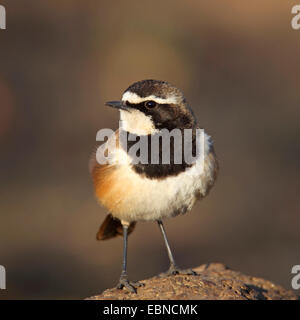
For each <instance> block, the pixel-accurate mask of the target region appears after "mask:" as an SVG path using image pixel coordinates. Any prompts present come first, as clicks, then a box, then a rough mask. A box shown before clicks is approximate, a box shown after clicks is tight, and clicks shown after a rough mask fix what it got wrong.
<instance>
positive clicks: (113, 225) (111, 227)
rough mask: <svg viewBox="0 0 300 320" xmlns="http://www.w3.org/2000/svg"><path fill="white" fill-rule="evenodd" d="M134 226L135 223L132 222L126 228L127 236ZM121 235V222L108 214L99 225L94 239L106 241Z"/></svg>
mask: <svg viewBox="0 0 300 320" xmlns="http://www.w3.org/2000/svg"><path fill="white" fill-rule="evenodd" d="M135 225H136V222H132V223H131V224H130V225H129V228H128V234H130V233H131V232H132V231H133V230H134V227H135ZM122 235H123V227H122V224H121V221H120V220H119V219H117V218H114V217H113V216H112V215H111V214H108V215H107V216H106V218H105V220H104V221H103V223H102V224H101V226H100V228H99V230H98V232H97V235H96V238H97V240H108V239H111V238H114V237H117V236H122Z"/></svg>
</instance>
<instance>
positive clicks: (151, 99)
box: [106, 80, 196, 135]
mask: <svg viewBox="0 0 300 320" xmlns="http://www.w3.org/2000/svg"><path fill="white" fill-rule="evenodd" d="M106 105H107V106H110V107H114V108H118V109H120V119H121V121H122V129H123V130H126V131H128V132H130V133H134V134H137V135H148V134H154V133H156V132H158V131H159V130H161V129H168V130H173V129H175V128H178V129H189V128H194V127H195V125H196V120H195V117H194V115H193V112H192V110H191V109H190V108H189V106H188V104H187V102H186V99H185V97H184V95H183V94H182V92H181V91H180V90H179V89H177V88H176V87H174V86H173V85H171V84H169V83H168V82H165V81H158V80H142V81H138V82H135V83H134V84H132V85H131V86H130V87H128V88H127V89H126V90H125V92H124V94H123V96H122V99H121V101H110V102H106Z"/></svg>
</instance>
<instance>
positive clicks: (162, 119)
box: [89, 79, 219, 293]
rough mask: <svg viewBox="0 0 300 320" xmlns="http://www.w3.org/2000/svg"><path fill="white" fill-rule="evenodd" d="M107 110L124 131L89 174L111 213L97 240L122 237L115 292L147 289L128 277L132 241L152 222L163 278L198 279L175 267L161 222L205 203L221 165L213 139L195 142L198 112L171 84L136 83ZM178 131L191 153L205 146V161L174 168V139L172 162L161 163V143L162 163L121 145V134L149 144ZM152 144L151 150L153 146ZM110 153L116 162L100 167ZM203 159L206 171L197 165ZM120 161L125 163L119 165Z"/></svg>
mask: <svg viewBox="0 0 300 320" xmlns="http://www.w3.org/2000/svg"><path fill="white" fill-rule="evenodd" d="M105 105H106V106H108V107H112V108H115V109H118V110H119V112H120V126H119V128H118V129H117V130H116V131H114V132H113V133H112V134H111V136H110V137H109V138H108V140H107V141H106V142H103V144H101V146H100V147H99V148H97V150H95V151H94V152H93V154H92V156H91V158H90V161H89V170H90V173H91V176H92V181H93V186H94V192H95V196H96V199H97V200H98V201H99V203H100V204H101V205H102V206H104V207H105V208H106V209H107V211H108V213H107V216H106V218H105V219H104V221H103V223H102V224H101V226H100V228H99V230H98V232H97V236H96V238H97V239H98V240H107V239H111V238H114V237H117V236H123V259H122V271H121V275H120V279H119V282H118V285H117V288H119V289H123V288H125V289H127V290H128V291H130V292H134V293H136V292H137V288H138V287H140V286H142V285H143V284H141V283H140V282H134V281H130V280H129V278H128V274H127V249H128V236H129V234H131V233H132V232H133V230H134V229H135V227H136V223H137V222H139V221H149V222H151V221H153V222H156V223H157V224H158V226H159V229H160V231H161V233H162V237H163V240H164V243H165V246H166V250H167V254H168V257H169V262H170V266H169V269H168V271H167V272H165V273H164V274H163V275H164V276H169V275H174V274H194V275H195V274H196V272H195V271H194V270H192V269H187V270H183V269H180V268H179V267H178V265H177V263H176V262H175V259H174V255H173V253H172V251H171V248H170V244H169V241H168V238H167V235H166V231H165V228H164V225H163V220H164V219H166V218H171V217H176V216H178V215H181V214H185V213H187V212H189V211H191V209H192V207H193V205H194V204H195V202H196V201H197V200H198V199H202V198H204V197H205V196H206V195H207V194H208V193H209V191H210V189H211V188H212V186H213V185H214V183H215V181H216V178H217V175H218V171H219V164H218V159H217V156H216V153H215V151H214V144H213V140H212V138H211V137H210V136H209V135H208V134H207V133H206V132H204V136H203V139H200V142H199V141H198V140H197V139H196V138H195V132H196V130H197V129H200V126H199V124H198V121H197V119H196V117H195V115H194V112H193V110H192V109H191V107H190V106H189V104H188V102H187V100H186V98H185V96H184V95H183V93H182V91H181V90H179V89H178V88H177V87H175V86H174V85H172V84H170V83H169V82H167V81H161V80H153V79H147V80H141V81H137V82H135V83H133V84H131V85H130V86H129V87H128V88H127V89H126V90H125V91H124V92H123V95H122V98H121V100H119V101H109V102H106V103H105ZM174 129H176V130H179V132H184V131H185V130H191V131H192V135H191V137H192V138H191V139H190V140H192V141H191V145H192V149H193V151H195V149H196V148H197V147H202V150H203V157H202V158H201V157H198V158H197V157H195V160H194V161H193V162H192V163H190V162H189V163H188V162H187V161H185V160H183V161H182V163H175V162H176V161H174V159H175V153H176V152H177V151H178V150H177V149H176V145H175V143H174V141H173V140H172V141H173V144H172V142H170V150H171V152H170V153H171V155H170V161H169V163H163V161H162V153H163V151H164V148H163V147H162V142H161V141H160V142H159V148H158V153H159V156H158V157H159V161H158V163H151V161H149V162H150V163H149V162H146V163H143V162H142V161H137V160H138V159H135V157H134V156H133V155H132V154H130V153H129V152H128V145H129V147H130V146H132V144H133V143H132V142H129V141H128V145H127V146H124V144H123V143H122V142H120V133H122V134H125V136H126V135H127V137H128V136H129V135H131V136H134V137H135V138H136V139H137V140H138V139H142V138H147V139H149V140H147V141H152V140H151V138H153V137H155V136H156V135H159V134H160V133H161V132H162V131H163V130H169V131H170V130H174ZM113 141H114V142H116V143H113ZM170 141H171V140H170ZM197 144H198V145H197ZM200 144H202V145H200ZM149 145H150V146H148V148H147V149H148V151H149V150H150V149H151V142H149ZM109 148H110V150H111V160H115V161H110V162H109V163H99V161H97V152H98V151H99V150H102V152H103V151H104V153H105V151H106V154H107V150H108V149H109ZM179 152H180V153H182V152H183V151H182V150H180V151H179ZM137 154H138V153H137ZM148 158H149V155H148ZM200 158H201V159H202V164H203V166H202V167H201V166H200V165H199V164H200V161H201V159H200ZM120 159H122V161H117V160H120ZM149 159H150V158H149Z"/></svg>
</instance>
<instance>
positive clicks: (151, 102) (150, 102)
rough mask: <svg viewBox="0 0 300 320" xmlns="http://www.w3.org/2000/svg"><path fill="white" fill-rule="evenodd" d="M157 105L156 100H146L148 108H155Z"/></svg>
mask: <svg viewBox="0 0 300 320" xmlns="http://www.w3.org/2000/svg"><path fill="white" fill-rule="evenodd" d="M156 105H157V103H156V102H155V101H146V102H145V106H146V107H147V108H149V109H151V108H155V107H156Z"/></svg>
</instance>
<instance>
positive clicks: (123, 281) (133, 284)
mask: <svg viewBox="0 0 300 320" xmlns="http://www.w3.org/2000/svg"><path fill="white" fill-rule="evenodd" d="M142 286H144V284H143V283H141V282H138V281H129V280H128V279H127V278H124V277H121V278H120V281H119V283H118V285H117V289H123V288H126V289H127V290H128V291H129V292H132V293H137V290H136V289H137V288H138V287H142Z"/></svg>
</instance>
